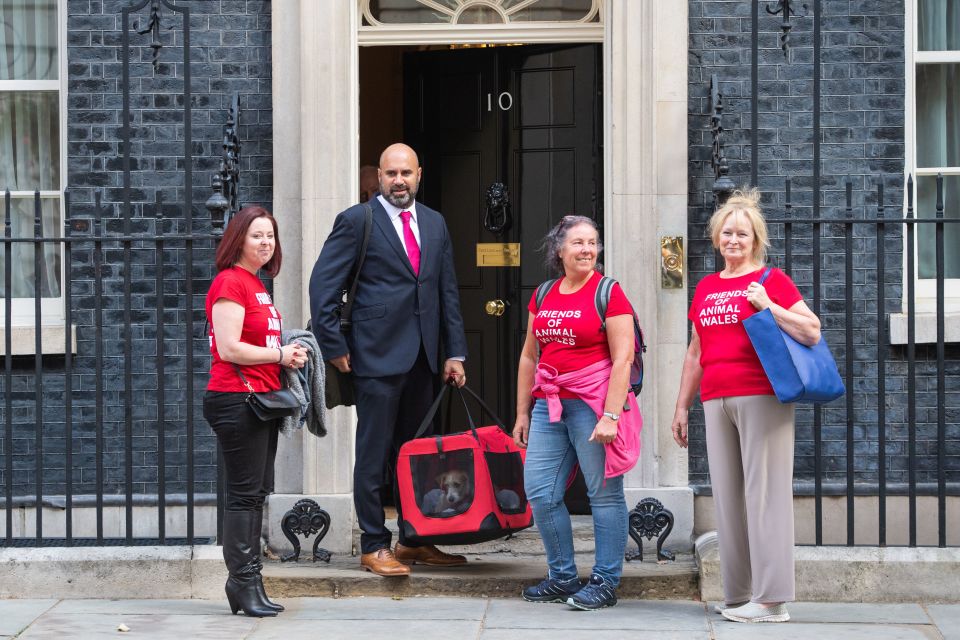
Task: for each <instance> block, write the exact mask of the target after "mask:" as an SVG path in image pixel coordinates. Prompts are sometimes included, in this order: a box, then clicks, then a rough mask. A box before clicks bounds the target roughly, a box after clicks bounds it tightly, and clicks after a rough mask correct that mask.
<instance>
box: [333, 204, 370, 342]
mask: <svg viewBox="0 0 960 640" xmlns="http://www.w3.org/2000/svg"><path fill="white" fill-rule="evenodd" d="M363 209H364V216H363V242H362V243H360V253H359V254H358V255H357V261H356V262H355V263H354V265H353V270H352V272H351V273H352V275H353V281H352V282H351V283H350V291H348V292H347V300H346V302H344V303H343V308H341V309H340V331H341V332H343V333H349V332H350V327H351V325H352V323H351V321H350V316H351V314H352V313H353V300H354V298H356V296H357V282H359V281H360V269H362V268H363V261H364V260H366V258H367V246H368V245H369V244H370V232H371V231H372V230H373V207H371V206H370V203H369V202H364V203H363Z"/></svg>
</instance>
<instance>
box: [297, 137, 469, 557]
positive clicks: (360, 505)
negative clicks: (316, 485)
mask: <svg viewBox="0 0 960 640" xmlns="http://www.w3.org/2000/svg"><path fill="white" fill-rule="evenodd" d="M377 174H378V178H379V187H380V193H379V195H377V196H376V197H375V198H373V199H371V200H370V202H369V204H370V205H371V207H372V210H373V227H372V231H371V233H370V241H369V245H368V247H367V254H366V259H365V260H364V263H363V267H362V268H361V269H360V276H359V281H358V285H357V293H356V298H355V300H354V306H353V315H352V318H351V320H352V329H351V331H350V333H348V334H346V335H344V334H342V333H341V332H340V323H339V316H338V315H337V311H338V308H339V303H340V296H341V291H343V290H344V289H346V288H348V287H349V283H348V280H349V278H350V272H351V270H352V268H353V266H354V264H355V262H356V260H357V258H358V255H359V251H360V246H361V244H362V242H363V231H364V219H365V207H364V205H362V204H358V205H354V206H352V207H350V208H349V209H347V210H346V211H343V212H341V213H340V214H339V215H338V216H337V219H336V221H335V222H334V224H333V230H332V231H331V232H330V235H329V236H328V237H327V239H326V241H325V242H324V244H323V249H321V251H320V257H319V258H318V259H317V263H316V265H315V266H314V268H313V274H312V276H311V277H310V311H311V313H312V318H313V332H314V334H315V335H316V337H317V342H318V344H319V345H320V350H321V353H322V354H323V357H324V358H326V359H327V360H329V361H330V362H331V363H332V364H333V365H334V366H335V367H337V369H339V370H340V371H343V372H352V374H353V381H354V390H355V399H356V407H357V436H356V442H357V444H356V461H355V463H354V469H353V499H354V505H355V506H356V510H357V520H358V521H359V524H360V529H361V531H362V533H361V536H360V547H361V552H362V555H361V557H360V564H361V565H362V566H363V567H364V568H365V569H367V570H368V571H372V572H373V573H376V574H378V575H381V576H404V575H408V574H409V573H410V567H409V566H408V565H409V564H415V563H421V564H427V565H434V566H456V565H461V564H464V563H466V558H464V557H463V556H454V555H450V554H446V553H443V552H442V551H440V550H439V549H437V548H436V547H434V546H432V545H420V546H417V545H416V544H415V543H414V542H412V541H410V540H407V538H406V535H405V532H404V527H403V518H402V514H400V513H399V505H398V524H399V525H400V539H399V541H398V542H397V545H396V549H395V550H391V548H390V543H391V535H390V531H389V530H388V529H387V528H386V526H385V525H384V512H383V504H382V502H381V498H380V496H381V492H382V490H383V488H384V480H385V476H386V473H385V472H386V470H387V468H388V466H389V465H390V463H391V461H395V460H396V458H397V452H398V451H399V448H400V445H401V444H403V443H404V442H406V441H407V440H410V439H411V438H413V436H414V435H415V434H416V431H417V427H418V426H419V425H420V422H421V421H422V420H423V418H424V416H425V415H426V413H427V410H428V409H429V408H430V404H431V402H432V401H433V392H434V388H435V384H434V381H435V380H436V377H437V376H440V377H441V378H442V380H444V381H452V382H453V383H455V384H457V385H459V386H463V384H464V383H465V382H466V376H465V374H464V369H463V360H464V359H465V357H466V355H467V342H466V337H465V336H464V333H463V318H462V316H461V314H460V298H459V293H458V290H457V279H456V275H455V274H454V267H453V251H452V248H451V242H450V233H449V232H448V231H447V225H446V223H445V222H444V220H443V217H442V216H441V215H440V214H439V213H437V212H436V211H434V210H432V209H430V208H428V207H426V206H425V205H423V204H421V203H419V202H417V201H416V195H417V188H418V187H419V185H420V177H421V175H422V171H421V168H420V162H419V160H418V158H417V154H416V153H415V152H414V150H413V149H411V148H410V147H408V146H407V145H405V144H392V145H390V146H389V147H387V148H386V149H385V150H384V152H383V154H382V155H381V156H380V167H379V169H378V171H377Z"/></svg>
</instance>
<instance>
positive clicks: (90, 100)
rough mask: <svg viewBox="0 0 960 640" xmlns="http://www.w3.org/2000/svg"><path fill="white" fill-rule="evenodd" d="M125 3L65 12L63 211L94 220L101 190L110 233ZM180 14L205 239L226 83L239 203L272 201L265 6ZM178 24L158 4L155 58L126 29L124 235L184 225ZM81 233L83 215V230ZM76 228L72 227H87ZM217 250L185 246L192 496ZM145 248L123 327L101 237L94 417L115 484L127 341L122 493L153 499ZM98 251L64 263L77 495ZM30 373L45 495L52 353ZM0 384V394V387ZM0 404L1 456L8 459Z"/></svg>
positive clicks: (88, 454) (211, 461) (181, 414)
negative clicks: (72, 328)
mask: <svg viewBox="0 0 960 640" xmlns="http://www.w3.org/2000/svg"><path fill="white" fill-rule="evenodd" d="M134 4H136V3H135V2H133V0H69V2H68V10H69V19H68V26H67V29H68V51H67V55H68V65H69V70H68V74H69V77H68V92H67V107H68V115H67V120H68V125H67V130H66V131H65V132H63V135H66V137H67V154H68V165H69V180H68V189H69V192H70V197H71V202H72V207H71V217H73V218H78V219H81V220H86V221H88V222H89V221H90V220H91V219H92V218H94V217H95V216H96V211H95V207H94V205H93V203H94V198H95V194H97V193H99V194H101V196H102V199H103V207H104V209H103V211H104V213H103V216H104V222H103V228H104V230H105V231H106V232H107V233H108V234H117V233H119V232H120V231H121V230H122V228H123V225H122V216H123V207H122V206H121V203H122V202H123V195H122V188H121V187H122V185H123V172H122V169H123V165H122V149H121V146H122V145H121V143H120V141H121V126H122V122H123V120H122V108H123V97H122V94H123V82H122V63H121V61H122V53H121V51H122V49H121V33H122V30H123V21H122V14H121V10H122V9H123V8H124V7H128V6H131V5H134ZM176 4H177V5H178V6H184V7H188V8H189V10H190V19H189V28H190V43H191V47H190V61H191V62H190V72H191V75H192V82H191V88H192V99H191V107H192V109H191V111H192V127H191V134H192V139H193V148H192V159H191V160H190V162H191V167H192V170H193V180H192V185H193V196H192V202H191V203H190V206H191V207H192V214H193V218H194V224H193V229H192V230H193V231H194V232H195V233H197V234H209V232H210V230H211V225H210V216H209V213H208V212H207V211H206V209H205V208H204V206H203V204H204V202H205V201H206V199H207V197H209V195H210V179H211V175H212V172H213V171H214V170H215V169H217V168H218V167H219V163H220V154H221V148H222V147H221V145H222V140H223V126H224V124H225V122H226V117H227V110H228V108H229V105H230V100H231V97H232V95H233V94H234V93H239V94H240V102H241V108H242V116H241V127H240V137H241V140H242V144H243V150H242V159H241V178H240V184H241V188H240V196H241V201H242V202H244V203H258V204H265V205H267V206H268V207H269V206H270V204H271V201H272V126H271V122H272V120H271V118H272V110H271V67H270V64H271V63H270V2H269V0H180V1H179V2H177V3H176ZM148 12H149V7H148V8H147V9H146V10H142V11H140V12H139V13H138V14H136V15H135V16H132V17H131V25H132V23H133V22H134V21H136V22H137V24H138V26H139V27H140V28H143V26H144V25H146V23H147V20H148ZM183 34H184V23H183V18H182V16H181V15H180V14H177V13H175V12H172V11H169V10H168V9H166V8H163V9H162V12H161V33H160V42H161V43H162V45H163V46H162V48H161V49H160V53H159V64H158V65H157V67H156V68H154V67H153V65H152V64H151V62H150V61H151V54H152V50H151V49H150V47H149V43H150V41H151V40H152V37H151V35H150V34H147V35H143V36H141V35H137V34H136V32H135V29H131V31H130V43H131V55H130V65H129V70H130V83H129V91H130V94H129V95H130V109H131V119H130V123H131V175H130V178H131V187H132V190H131V200H132V207H131V211H130V213H131V215H132V218H133V220H132V229H133V232H134V233H144V234H148V235H149V234H153V233H155V232H157V231H158V230H159V231H161V232H163V233H168V234H170V233H182V232H185V231H187V230H188V229H187V228H186V225H185V224H184V207H185V205H184V198H185V189H184V187H185V183H184V180H185V172H184V167H185V166H186V165H185V161H184V155H183V153H184V152H183V140H184V136H183V123H184V101H183V90H184V81H183V77H184V68H183ZM158 193H159V194H161V196H162V198H163V201H164V203H165V204H164V207H163V210H162V212H161V213H162V219H161V220H160V221H158V220H157V218H156V217H155V216H156V210H155V207H154V206H153V203H154V201H155V198H156V195H157V194H158ZM90 226H91V228H92V225H90ZM89 233H90V232H89V231H86V232H85V231H80V232H79V235H85V234H89ZM212 248H213V244H212V242H211V241H210V240H209V239H201V240H197V241H196V242H195V247H194V251H193V272H192V274H189V275H190V276H192V278H193V287H194V298H193V300H192V304H191V305H189V307H190V308H192V309H193V311H192V315H193V319H194V329H195V334H196V335H197V336H199V337H198V338H196V339H194V340H193V345H194V353H195V357H194V360H193V379H194V385H195V386H194V388H195V393H194V411H193V423H194V434H195V442H194V446H193V451H194V456H195V459H194V466H195V473H196V491H198V492H200V493H209V492H213V491H215V479H216V467H215V464H216V449H215V440H214V438H213V436H212V434H211V432H210V429H209V427H208V426H207V424H206V422H205V421H204V420H203V418H202V414H201V411H202V396H203V390H204V387H205V386H206V381H207V368H208V365H209V358H208V355H207V354H208V346H207V340H206V338H205V337H204V336H203V335H202V331H203V323H204V313H203V301H204V294H205V293H206V290H207V286H208V284H209V281H210V279H211V278H212V276H213V272H214V269H213V253H212ZM155 259H156V244H155V243H154V241H153V240H144V241H135V242H133V243H132V245H131V264H130V276H131V281H132V293H131V301H132V304H131V315H132V327H131V330H130V331H126V330H125V329H124V328H123V297H122V292H123V278H124V271H125V269H124V265H123V245H122V244H121V243H120V242H119V241H109V242H105V243H104V245H103V264H104V268H103V277H102V284H103V291H104V298H103V306H104V311H103V320H102V323H101V326H102V329H103V342H102V349H103V355H104V358H103V367H104V376H103V386H104V393H103V398H102V410H103V419H102V421H101V422H100V428H101V429H102V435H103V444H104V451H105V454H104V458H103V464H104V483H105V484H104V486H105V492H106V493H121V492H123V490H124V479H125V473H126V471H125V464H126V455H125V453H124V451H125V449H124V447H125V434H126V433H127V432H126V424H125V410H124V406H125V403H124V391H123V390H124V361H123V344H124V341H126V340H129V341H131V344H132V353H133V359H132V361H133V366H132V376H131V377H132V399H133V403H132V412H131V413H132V415H131V425H132V430H131V434H132V454H133V455H132V462H131V464H132V467H133V470H132V471H133V473H132V476H133V491H134V493H155V492H156V491H157V483H158V479H159V474H160V473H161V470H160V468H159V466H158V450H159V448H160V447H159V446H158V428H157V427H158V415H159V409H158V399H157V387H158V385H159V384H160V381H159V380H158V376H157V346H156V326H157V324H156V321H157V311H156V307H157V287H156V283H155V276H156V266H155ZM185 261H186V255H185V243H184V242H183V241H182V240H181V241H174V240H168V241H167V242H166V246H165V249H164V254H163V267H162V273H163V275H164V284H163V297H164V304H165V307H166V313H165V315H164V321H165V324H166V327H165V332H164V335H165V341H164V351H163V354H162V358H163V361H164V364H165V374H164V380H163V385H164V388H165V398H164V407H163V410H164V432H165V436H164V450H165V456H166V462H165V465H164V467H165V468H164V470H163V471H162V473H163V474H164V478H165V480H166V491H167V492H170V493H181V492H183V491H185V490H186V488H187V485H186V480H187V469H186V462H187V448H188V447H187V442H188V434H187V415H186V397H185V393H186V383H185V381H186V379H187V375H188V366H187V362H186V358H185V354H186V344H187V342H186V336H185V329H184V327H185V319H186V315H187V313H188V312H187V309H188V304H187V300H186V296H185V278H186V277H187V276H188V274H187V273H186V269H185ZM93 262H94V248H93V244H92V243H91V242H84V243H78V244H76V245H75V248H74V255H73V259H72V260H71V264H70V265H69V268H68V273H69V274H70V275H69V280H70V286H71V293H72V295H73V298H74V302H73V305H72V308H73V322H74V324H76V325H77V339H78V353H77V356H76V357H75V358H74V367H73V376H72V381H73V382H72V383H73V390H74V392H73V413H72V419H73V456H74V457H73V469H72V470H71V477H72V480H73V491H74V492H75V493H90V492H93V491H94V490H95V489H96V481H95V468H96V458H95V450H96V435H97V428H98V425H97V421H96V405H97V398H96V394H95V375H94V374H95V365H96V358H95V354H96V349H97V341H96V334H95V319H96V316H95V313H94V297H93V292H94V280H95V272H94V267H93ZM33 365H34V362H33V358H32V357H29V358H22V359H21V358H16V359H14V379H13V384H12V385H11V389H10V391H12V394H11V395H12V399H13V407H14V409H13V423H14V424H13V440H12V455H13V465H14V474H13V479H14V493H15V494H16V495H31V494H34V493H35V483H36V477H35V471H34V469H35V464H36V457H35V452H36V438H35V428H36V423H37V416H36V409H35V397H36V389H37V387H36V383H35V379H34V376H33ZM43 369H44V375H43V377H42V394H41V397H42V405H43V408H42V411H43V416H42V421H41V423H42V433H43V467H44V471H43V491H44V493H45V494H47V495H49V494H62V493H63V492H64V489H65V484H64V481H65V478H66V469H65V458H64V451H65V447H66V440H65V437H64V434H65V426H66V422H65V411H64V400H65V398H64V388H65V377H64V360H63V357H62V356H60V357H53V356H45V357H44V358H43ZM5 391H6V390H5ZM2 412H3V407H2V405H0V451H2V452H3V454H4V456H6V455H10V454H11V446H10V443H8V442H7V439H6V434H5V425H6V421H7V416H6V415H4V414H3V413H2ZM3 463H4V464H0V477H2V482H0V492H5V491H6V482H7V481H8V478H7V477H6V470H5V468H3V467H4V465H5V463H6V460H4V461H3Z"/></svg>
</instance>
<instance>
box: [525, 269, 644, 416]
mask: <svg viewBox="0 0 960 640" xmlns="http://www.w3.org/2000/svg"><path fill="white" fill-rule="evenodd" d="M601 277H602V276H601V275H600V274H599V273H597V272H596V271H594V272H593V275H592V276H590V280H589V281H588V282H587V283H586V284H585V285H583V286H582V287H580V290H579V291H576V292H574V293H560V282H561V280H557V282H556V283H555V284H554V285H553V286H552V287H551V288H550V291H548V292H547V295H546V296H545V297H544V298H543V303H542V304H541V305H540V309H539V310H537V294H536V292H534V294H533V296H531V298H530V304H528V305H527V309H529V310H530V313H532V314H534V319H533V336H534V338H536V339H537V342H539V343H540V362H542V363H544V364H548V365H550V366H551V367H553V368H555V369H556V370H557V372H558V373H567V372H569V371H574V370H576V369H582V368H584V367H588V366H590V365H591V364H594V363H595V362H600V361H601V360H604V359H607V358H609V357H610V346H609V344H608V343H607V334H606V332H605V331H601V330H600V318H599V317H598V316H597V310H596V307H595V306H594V296H595V295H596V292H597V286H598V285H599V284H600V278H601ZM632 313H633V308H632V307H631V306H630V302H629V301H628V300H627V296H626V295H624V293H623V290H622V289H621V288H620V285H619V284H614V285H613V288H612V289H611V291H610V303H609V304H608V305H607V315H606V317H607V318H611V317H613V316H621V315H624V314H632ZM535 395H536V394H535ZM537 397H543V395H542V394H540V395H538V396H537ZM560 397H561V398H576V397H577V396H576V395H570V394H564V393H562V392H561V393H560Z"/></svg>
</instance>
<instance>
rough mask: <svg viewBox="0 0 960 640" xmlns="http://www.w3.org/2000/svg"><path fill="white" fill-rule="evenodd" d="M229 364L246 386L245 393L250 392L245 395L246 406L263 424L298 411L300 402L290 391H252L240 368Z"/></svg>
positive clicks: (234, 364)
mask: <svg viewBox="0 0 960 640" xmlns="http://www.w3.org/2000/svg"><path fill="white" fill-rule="evenodd" d="M230 364H232V365H233V368H234V369H236V370H237V375H238V376H240V380H242V381H243V384H244V385H246V387H247V391H249V392H250V393H249V394H248V395H247V404H248V405H249V406H250V409H252V410H253V412H254V413H255V414H257V417H258V418H260V420H262V421H263V422H269V421H270V420H276V419H278V418H286V417H288V416H292V415H293V414H294V412H296V411H299V410H300V401H299V400H297V398H296V396H294V395H293V392H292V391H290V389H287V388H286V387H282V388H280V389H277V390H276V391H259V392H258V391H254V390H253V386H252V385H251V384H250V383H249V382H248V381H247V378H246V376H244V375H243V372H242V371H240V367H238V366H237V365H236V363H233V362H231V363H230Z"/></svg>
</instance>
